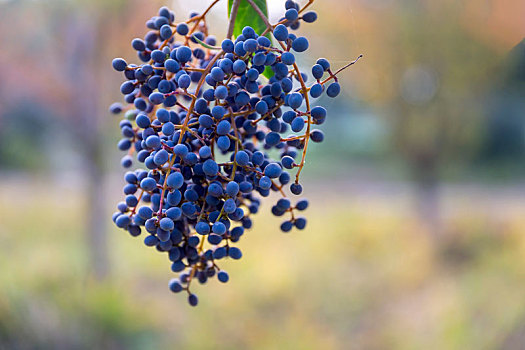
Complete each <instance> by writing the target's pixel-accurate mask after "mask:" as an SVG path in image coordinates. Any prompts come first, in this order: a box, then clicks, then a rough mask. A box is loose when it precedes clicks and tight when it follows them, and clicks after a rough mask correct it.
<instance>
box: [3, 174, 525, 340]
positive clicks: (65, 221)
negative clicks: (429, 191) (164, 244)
mask: <svg viewBox="0 0 525 350" xmlns="http://www.w3.org/2000/svg"><path fill="white" fill-rule="evenodd" d="M73 188H74V187H73V186H71V187H68V186H64V185H62V186H61V185H59V184H53V185H51V184H50V183H48V182H46V181H40V182H39V181H36V180H34V179H28V180H27V181H23V180H22V181H21V180H17V181H16V182H14V183H10V182H7V184H6V183H5V182H4V185H3V186H2V187H1V188H0V285H1V288H0V348H4V347H5V348H6V349H18V348H20V349H33V348H58V349H71V348H75V349H82V348H85V349H94V348H105V349H106V348H115V349H119V348H122V349H125V348H126V349H127V348H131V349H160V348H178V349H502V348H504V349H520V348H522V345H523V344H524V342H525V237H524V233H525V217H523V215H520V213H521V214H522V213H523V209H524V208H525V200H523V201H520V200H519V199H516V198H519V196H516V198H514V196H513V195H511V194H512V190H508V189H507V190H505V191H498V190H497V189H496V190H494V191H485V192H481V193H479V191H478V192H476V190H475V189H462V190H460V191H455V190H446V191H445V192H444V207H445V210H444V214H445V217H446V219H445V224H444V226H445V231H446V232H445V234H444V237H442V238H441V240H440V243H439V244H436V243H435V242H433V241H432V240H431V239H430V236H429V235H428V234H427V233H426V230H425V225H423V224H422V223H421V222H420V221H419V220H417V218H416V217H414V215H413V214H412V212H411V210H410V205H409V203H410V202H409V200H408V199H409V196H408V195H406V194H404V193H403V191H401V192H399V193H398V192H395V193H393V194H392V193H391V194H389V195H386V194H381V193H380V192H374V193H372V194H369V193H365V192H362V191H357V190H355V189H354V188H350V189H349V190H348V192H347V193H342V192H344V191H341V187H339V189H337V190H336V189H333V188H328V187H325V188H319V187H318V186H314V185H311V186H310V187H309V192H307V196H308V197H309V198H310V199H311V207H310V208H309V210H308V212H307V216H308V217H309V224H308V226H307V229H305V230H304V231H300V232H297V231H294V232H293V233H291V234H283V233H281V232H280V231H279V230H278V225H279V223H280V220H279V219H276V218H273V217H272V216H271V215H269V214H266V213H267V212H268V209H269V208H268V206H266V207H264V208H263V210H262V211H261V214H260V215H259V216H257V217H256V218H255V225H254V229H253V230H251V231H249V232H247V233H246V234H245V236H244V237H243V239H242V240H241V242H240V245H239V246H240V247H241V248H242V249H243V253H244V256H243V258H242V260H241V261H235V262H232V261H226V262H224V263H223V264H222V266H223V267H224V268H225V269H226V270H227V271H228V272H229V273H230V282H228V283H227V284H226V285H223V284H220V283H219V282H217V281H216V280H212V281H210V282H208V284H207V285H205V286H200V285H199V286H196V289H195V292H196V293H197V294H198V295H199V299H200V304H199V306H198V307H197V308H191V307H190V306H188V305H187V302H186V300H185V297H184V296H183V295H173V294H172V293H171V292H170V291H169V290H168V288H167V282H168V280H169V279H170V278H171V277H172V273H171V271H170V264H169V262H168V260H167V257H166V256H165V255H162V254H160V253H157V252H156V251H154V250H153V249H149V248H147V247H145V246H144V245H143V244H142V239H140V238H135V239H134V238H132V237H131V236H129V235H128V234H126V233H125V232H123V231H122V232H121V231H119V230H117V229H116V228H113V226H112V223H111V220H110V216H111V213H110V212H108V215H107V217H102V218H100V220H104V221H105V222H107V225H108V227H109V228H110V229H109V235H110V239H109V244H110V252H111V262H112V266H111V268H112V273H111V277H110V278H109V279H108V281H106V282H102V283H101V282H96V281H95V280H94V279H93V277H92V274H91V273H90V269H89V264H88V263H87V262H88V258H87V257H88V253H87V251H86V249H85V242H86V237H85V233H84V226H85V224H84V221H83V215H82V212H83V208H84V206H85V203H84V200H83V197H82V193H81V192H80V191H78V190H74V189H73ZM316 188H317V190H316ZM343 188H344V187H343ZM396 193H397V194H396ZM498 193H502V194H501V197H497V194H498ZM509 193H510V194H509ZM107 201H108V203H113V202H116V201H118V194H115V195H113V194H111V195H108V198H107Z"/></svg>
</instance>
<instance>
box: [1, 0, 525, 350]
mask: <svg viewBox="0 0 525 350" xmlns="http://www.w3.org/2000/svg"><path fill="white" fill-rule="evenodd" d="M223 2H224V4H219V5H218V6H217V9H216V10H214V12H212V15H211V17H210V19H211V23H210V24H211V29H212V31H213V32H215V34H216V36H217V37H218V38H219V39H222V38H223V37H224V35H225V32H226V28H225V18H226V0H223ZM208 3H209V2H208V1H207V0H192V1H182V0H179V1H160V0H130V1H124V0H111V1H107V0H106V1H104V0H97V1H83V0H32V1H29V0H13V1H6V0H0V43H2V45H1V46H2V48H1V50H0V67H1V72H2V73H1V74H0V76H1V83H0V348H1V349H4V348H5V349H34V348H41V349H45V348H53V349H93V348H103V349H109V348H111V349H161V348H176V347H178V348H182V349H422V348H425V349H523V347H524V345H523V344H525V215H524V213H525V161H524V160H525V41H524V38H525V21H523V14H524V13H525V3H524V2H523V1H521V0H462V1H457V0H456V1H454V0H441V1H430V0H322V1H321V0H319V1H316V3H315V4H314V6H313V9H315V10H316V11H318V13H319V20H318V21H317V22H316V23H315V24H313V25H302V26H301V28H300V30H299V33H301V35H306V36H308V37H309V38H311V39H310V48H311V49H310V50H309V54H307V55H302V56H301V58H300V66H302V67H303V68H304V69H305V70H308V71H309V70H310V67H311V66H312V64H313V63H314V62H315V60H316V58H317V57H319V56H323V57H327V58H329V59H330V61H331V62H332V65H333V66H336V67H338V66H343V65H344V64H345V63H346V62H349V61H350V60H353V59H354V58H355V57H357V56H358V55H359V54H364V58H363V59H362V60H361V61H359V63H358V64H356V65H355V66H353V67H351V68H350V69H348V70H346V71H344V72H343V73H342V74H341V81H342V84H343V85H344V89H343V91H344V94H342V95H340V97H339V98H338V99H335V100H332V99H326V100H321V101H318V103H320V104H324V105H326V106H327V109H328V112H329V118H328V120H327V122H326V123H325V124H324V125H323V127H324V131H325V133H326V139H325V140H326V141H325V142H324V143H323V144H320V145H317V144H316V145H315V147H312V148H311V149H309V152H310V153H309V156H308V164H307V167H306V169H305V171H304V173H303V174H304V179H305V180H304V182H305V187H306V190H305V195H306V197H308V198H309V199H310V202H311V206H310V208H309V210H308V212H307V216H308V220H309V224H308V226H307V228H306V229H305V230H304V231H300V232H297V231H296V232H293V233H291V234H282V233H281V232H280V230H279V229H278V227H279V224H280V219H279V218H274V217H272V215H270V214H269V209H270V205H269V204H268V203H266V205H265V207H263V210H261V212H260V214H259V215H258V216H257V217H256V218H255V225H254V228H253V229H252V230H251V231H250V232H249V233H248V234H247V235H245V236H244V237H243V239H242V240H241V242H240V247H241V248H242V249H243V252H244V257H243V259H242V261H240V262H231V261H228V262H225V264H224V267H225V269H226V270H227V271H229V273H230V282H229V283H228V284H227V285H222V284H220V283H219V282H217V281H216V280H212V281H210V282H208V284H209V285H207V286H198V289H197V290H196V293H197V294H198V295H199V298H200V304H199V306H198V307H197V308H191V307H190V306H188V305H187V301H186V299H185V298H184V297H183V296H175V295H173V294H172V293H171V292H170V291H169V290H168V288H167V282H168V280H169V279H170V278H171V277H172V273H171V271H170V265H169V263H168V261H167V259H166V257H165V256H164V255H162V254H159V253H157V252H155V251H153V250H152V249H148V248H146V247H145V246H144V245H143V244H142V239H140V238H136V239H133V238H132V237H130V236H129V235H128V234H127V233H125V232H124V231H121V230H117V229H116V228H115V227H114V226H113V224H112V222H111V214H112V213H113V211H114V206H115V204H116V203H117V202H118V201H120V200H121V198H122V192H121V188H122V185H123V180H122V175H123V173H124V171H123V170H122V169H121V168H120V164H119V163H120V157H121V155H120V153H119V151H118V150H117V148H116V143H117V141H118V139H119V131H118V122H119V119H118V117H115V116H112V115H110V114H109V112H107V108H108V106H109V105H110V104H111V103H112V102H114V101H121V96H120V93H119V86H120V82H121V75H120V74H118V73H116V72H114V71H113V70H112V68H111V59H112V58H113V57H124V58H126V59H127V60H128V61H132V62H135V61H137V59H136V56H135V54H134V52H133V50H132V49H131V47H130V44H129V43H130V41H131V39H132V38H134V37H136V36H141V35H143V34H144V33H145V32H146V29H145V26H144V23H145V21H146V20H147V19H148V18H149V17H151V16H152V15H154V14H156V12H157V10H158V8H159V7H160V6H162V5H168V6H170V7H171V8H173V9H174V10H175V12H176V14H177V17H178V19H179V20H180V19H182V18H184V19H185V18H186V16H187V15H188V13H189V11H190V10H197V11H202V10H203V9H205V8H206V6H207V4H208ZM303 3H304V1H303ZM283 8H284V0H269V10H270V13H271V16H270V17H271V19H272V21H274V22H275V21H277V20H278V19H279V18H280V17H281V15H282V11H283V10H282V9H283ZM270 202H272V201H270Z"/></svg>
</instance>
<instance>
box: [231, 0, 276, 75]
mask: <svg viewBox="0 0 525 350" xmlns="http://www.w3.org/2000/svg"><path fill="white" fill-rule="evenodd" d="M253 2H254V3H255V4H256V5H257V6H258V7H259V8H260V9H261V11H262V12H263V13H264V15H265V16H266V17H268V5H267V4H266V0H253ZM232 5H233V0H228V17H229V16H230V13H231V9H232ZM246 26H250V27H252V28H253V29H254V30H255V32H256V33H257V34H261V33H262V32H264V31H265V30H266V24H265V23H264V21H263V20H262V18H261V17H260V16H259V14H257V12H256V11H255V10H254V9H253V7H252V6H251V5H250V3H249V2H248V1H246V0H241V2H240V3H239V9H238V10H237V17H235V25H234V27H233V35H234V36H236V37H237V36H239V35H240V34H241V33H242V29H243V28H244V27H246ZM266 37H267V38H268V39H270V40H272V37H271V35H270V33H267V34H266ZM273 74H274V73H273V70H272V69H271V68H270V67H266V69H265V70H264V72H263V75H264V76H265V77H267V78H268V79H269V78H271V77H272V76H273Z"/></svg>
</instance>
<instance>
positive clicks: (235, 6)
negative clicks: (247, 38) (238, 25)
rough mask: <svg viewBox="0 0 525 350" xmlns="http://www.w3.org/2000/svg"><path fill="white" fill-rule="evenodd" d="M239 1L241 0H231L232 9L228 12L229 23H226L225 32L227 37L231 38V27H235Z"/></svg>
mask: <svg viewBox="0 0 525 350" xmlns="http://www.w3.org/2000/svg"><path fill="white" fill-rule="evenodd" d="M240 3H241V0H233V4H232V10H231V12H230V23H229V24H228V34H226V37H227V38H228V39H231V38H232V35H233V27H235V19H236V18H237V10H238V9H239V4H240Z"/></svg>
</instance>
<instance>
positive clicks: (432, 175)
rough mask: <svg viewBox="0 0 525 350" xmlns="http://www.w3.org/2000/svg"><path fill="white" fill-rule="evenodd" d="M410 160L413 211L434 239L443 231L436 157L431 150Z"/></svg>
mask: <svg viewBox="0 0 525 350" xmlns="http://www.w3.org/2000/svg"><path fill="white" fill-rule="evenodd" d="M410 161H411V163H412V164H411V166H412V176H413V180H414V205H415V212H416V213H417V214H418V217H419V218H420V219H421V221H422V222H423V224H424V226H425V228H426V230H427V232H428V233H429V234H430V235H431V237H432V238H434V239H439V238H440V237H441V236H442V233H443V227H442V220H441V203H440V193H439V179H438V159H437V156H436V155H435V154H432V152H429V153H419V154H415V155H414V156H413V157H412V159H410Z"/></svg>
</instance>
